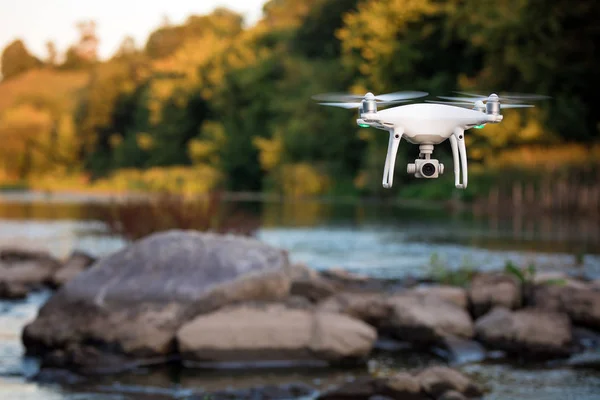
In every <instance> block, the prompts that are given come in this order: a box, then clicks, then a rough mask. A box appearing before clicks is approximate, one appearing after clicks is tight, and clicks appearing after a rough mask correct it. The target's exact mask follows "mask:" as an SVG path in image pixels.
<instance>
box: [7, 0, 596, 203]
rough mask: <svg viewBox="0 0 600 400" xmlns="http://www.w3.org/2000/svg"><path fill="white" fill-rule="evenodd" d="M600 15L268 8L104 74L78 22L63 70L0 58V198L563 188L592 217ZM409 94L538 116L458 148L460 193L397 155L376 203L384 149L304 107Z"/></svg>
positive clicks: (439, 3)
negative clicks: (325, 95) (464, 183)
mask: <svg viewBox="0 0 600 400" xmlns="http://www.w3.org/2000/svg"><path fill="white" fill-rule="evenodd" d="M598 16H600V9H599V6H598V5H597V4H596V3H594V2H583V3H579V4H576V5H573V4H572V3H571V2H567V1H566V0H557V1H555V2H553V3H552V4H541V3H540V2H536V1H532V0H519V1H510V2H486V3H485V4H483V3H482V2H480V1H475V0H426V1H410V0H401V1H397V0H385V1H379V0H378V1H375V0H310V1H305V2H295V1H291V0H271V1H269V2H267V4H266V5H265V8H264V16H263V18H262V20H261V21H260V22H258V23H257V24H256V25H254V26H250V27H244V25H243V20H242V18H241V17H240V15H237V14H235V13H233V12H232V11H230V10H226V9H222V8H220V9H216V10H215V11H214V12H212V13H211V14H208V15H200V16H198V15H195V16H190V17H189V18H188V19H187V20H186V21H185V22H184V23H183V24H180V25H175V24H172V23H169V22H168V21H165V23H164V24H163V25H161V26H160V27H158V28H157V29H156V30H155V31H154V32H152V33H151V35H150V36H149V39H148V41H147V42H146V43H145V44H144V45H143V46H139V45H138V44H136V43H134V42H133V41H132V40H131V39H130V38H125V39H124V41H123V44H122V46H121V48H120V49H119V50H118V52H117V53H115V55H114V56H113V57H111V58H110V59H108V60H102V61H100V60H98V59H97V56H96V54H95V48H96V47H95V46H96V45H97V41H98V39H101V38H98V37H97V35H96V31H95V25H94V24H93V23H82V24H80V25H79V29H80V33H81V35H80V36H81V37H80V40H79V42H78V43H74V44H73V46H72V47H70V48H69V49H68V50H67V51H66V52H65V54H64V57H62V59H61V57H59V54H58V52H57V49H56V48H55V47H54V46H53V45H52V44H51V43H49V44H48V55H47V57H46V59H43V60H41V59H38V58H37V57H35V56H33V55H32V54H30V53H29V52H28V50H27V48H26V46H25V44H24V43H23V42H21V41H19V40H17V41H15V42H13V43H10V44H9V45H8V46H7V47H6V48H5V49H4V51H3V53H2V59H1V63H2V73H3V80H2V81H1V82H0V138H1V140H2V143H3V145H2V147H1V148H0V163H1V164H0V187H14V186H15V185H18V186H26V187H28V188H31V189H37V190H50V191H53V190H85V191H94V190H95V191H111V192H117V191H127V192H130V191H144V192H147V191H153V192H157V193H160V192H170V193H180V194H206V193H208V192H211V191H221V190H226V191H250V192H260V193H277V194H283V195H286V196H321V195H352V196H386V197H404V198H427V199H434V200H447V199H462V200H478V199H479V200H481V199H487V198H489V197H490V193H492V194H493V193H495V192H498V191H499V192H503V191H507V190H508V191H510V193H511V196H512V193H513V192H512V191H513V190H516V189H514V187H513V186H514V184H515V183H518V184H523V185H534V186H536V187H537V186H540V185H541V184H542V182H543V181H544V179H545V178H547V177H548V176H550V175H549V174H551V173H552V174H553V175H552V176H553V177H555V176H564V175H565V174H567V173H568V174H570V175H569V176H570V177H571V178H573V177H574V178H575V181H576V182H577V187H572V188H569V189H568V191H579V190H581V191H582V192H581V193H587V192H586V190H592V192H591V193H592V194H591V195H590V196H591V198H592V200H591V201H590V202H589V203H590V204H591V205H590V206H588V207H593V204H598V203H594V202H593V199H594V192H593V190H596V189H597V188H598V187H600V185H599V182H600V176H599V174H598V173H597V172H596V171H598V170H599V169H598V166H599V165H598V164H599V161H598V160H600V157H598V155H600V144H598V127H599V121H598V117H597V113H595V112H593V111H594V110H595V109H596V108H595V107H594V105H595V104H597V98H596V94H595V88H596V87H598V86H599V85H598V75H597V74H596V71H595V69H596V63H595V58H594V49H595V43H596V42H597V41H598V39H600V38H598V31H597V30H594V29H592V27H593V26H594V24H595V20H596V19H597V17H598ZM575 44H576V45H575ZM565 60H568V62H566V61H565ZM406 89H409V90H426V91H428V92H430V93H431V94H433V95H443V94H448V93H450V92H451V91H453V90H465V91H476V92H484V93H487V92H490V91H499V92H501V91H513V92H535V93H541V94H549V95H551V96H552V100H550V101H548V102H544V103H541V104H539V106H538V107H537V108H535V109H526V110H505V113H504V114H505V118H504V121H503V123H502V124H499V125H496V126H486V127H485V128H484V129H473V130H470V131H469V132H468V133H467V149H468V153H469V158H470V164H469V168H470V177H469V178H470V187H469V190H468V191H457V190H455V189H454V186H453V169H452V167H451V166H452V160H451V157H450V151H449V145H446V146H438V148H436V151H435V156H436V157H437V158H439V159H441V160H442V161H443V162H444V163H445V164H446V173H445V175H444V176H443V177H442V178H441V179H439V180H433V181H432V180H426V181H418V180H415V179H414V178H411V177H409V176H408V175H407V174H406V173H404V172H405V165H406V164H407V163H408V162H411V161H412V160H413V159H414V158H415V156H416V153H417V151H418V150H417V147H416V146H412V145H408V144H407V143H406V142H403V143H404V145H402V146H400V150H399V154H398V160H397V163H396V165H397V171H396V177H395V180H394V187H393V188H392V190H385V189H383V188H382V187H381V177H382V174H383V163H384V159H385V153H386V147H387V137H386V135H385V133H384V132H381V131H376V130H373V129H361V128H358V127H357V126H356V125H355V123H354V121H353V119H354V116H353V114H352V112H349V111H347V110H337V109H331V108H326V107H321V106H319V105H317V104H315V102H314V101H312V100H311V98H310V97H311V95H313V94H316V93H319V92H325V91H347V90H348V91H353V92H356V93H364V92H366V91H367V90H368V91H373V92H375V93H382V92H391V91H395V90H406ZM571 178H570V181H573V179H571ZM553 179H554V178H553ZM593 188H596V189H593ZM551 190H555V191H556V193H559V192H561V191H564V190H565V189H564V188H555V189H551ZM556 193H554V192H553V193H552V194H550V195H549V196H555V194H556ZM542 194H543V193H541V192H540V196H542ZM498 196H501V194H499V195H498Z"/></svg>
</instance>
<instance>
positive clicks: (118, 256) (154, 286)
mask: <svg viewBox="0 0 600 400" xmlns="http://www.w3.org/2000/svg"><path fill="white" fill-rule="evenodd" d="M290 270H291V267H290V264H289V262H288V258H287V254H286V253H285V252H284V251H282V250H280V249H276V248H273V247H270V246H268V245H265V244H263V243H260V242H259V241H257V240H253V239H246V238H240V237H234V236H219V235H212V234H201V233H197V232H193V231H167V232H162V233H158V234H154V235H151V236H148V237H146V238H144V239H141V240H139V241H137V242H135V243H133V244H132V245H130V246H128V247H126V248H124V249H123V250H121V251H118V252H116V253H114V254H112V255H109V256H107V257H105V258H103V259H101V260H99V261H98V262H96V263H95V264H94V265H93V267H92V268H89V269H88V270H86V271H85V272H83V273H81V274H79V275H77V277H76V278H75V279H73V280H71V281H69V282H68V283H67V284H65V285H64V286H62V287H61V288H60V289H59V290H58V291H57V292H56V294H55V295H54V296H52V297H51V298H50V300H49V301H48V302H47V303H46V304H45V305H44V306H43V307H42V308H41V309H40V311H39V314H38V316H37V318H36V319H35V320H34V321H33V322H32V323H31V324H29V325H27V326H26V327H25V329H24V332H23V343H24V345H25V347H26V348H27V350H28V352H29V353H30V354H37V355H41V356H44V355H51V354H54V353H56V351H60V352H63V353H64V354H65V356H64V357H51V358H48V359H47V360H46V361H48V362H50V361H51V360H54V361H56V362H57V363H58V365H59V366H61V365H63V364H65V363H66V364H71V366H72V367H78V368H79V367H84V368H93V367H94V365H96V363H97V362H98V357H99V358H100V359H102V360H103V361H106V360H110V359H111V358H112V357H115V358H116V359H117V360H119V359H120V358H121V356H126V357H130V358H132V359H134V360H135V359H141V360H147V359H153V358H155V357H163V356H168V355H169V354H171V353H172V352H173V350H174V347H173V346H174V338H175V334H176V332H177V330H178V329H179V328H180V327H181V325H183V324H184V323H186V322H188V321H190V320H191V319H193V318H194V317H196V316H198V315H200V314H203V313H207V312H210V311H214V310H216V309H218V308H220V307H222V306H225V305H227V304H232V303H236V302H243V301H250V300H280V299H283V298H284V297H286V296H287V294H288V293H289V287H290V284H291V278H290V276H291V275H290V274H291V272H290ZM87 353H92V354H95V355H98V357H95V358H94V357H89V358H88V357H79V354H87ZM104 354H106V357H104V356H103V355H104ZM88 360H89V361H93V363H91V362H88ZM117 360H115V361H117ZM59 361H60V362H59ZM80 364H81V365H80ZM89 364H91V365H89ZM101 364H104V362H103V363H101ZM116 364H117V365H122V360H119V361H117V362H116Z"/></svg>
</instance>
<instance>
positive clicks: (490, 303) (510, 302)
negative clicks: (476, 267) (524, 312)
mask: <svg viewBox="0 0 600 400" xmlns="http://www.w3.org/2000/svg"><path fill="white" fill-rule="evenodd" d="M521 297H522V290H521V286H520V285H519V282H518V281H517V279H516V278H514V277H512V276H508V275H504V274H498V273H489V274H485V273H484V274H480V275H477V276H475V278H473V280H472V281H471V284H470V287H469V299H470V302H471V306H472V312H473V316H474V317H475V318H478V317H480V316H482V315H484V314H486V313H487V312H488V311H490V310H491V309H493V308H494V307H497V306H498V307H505V308H508V309H512V310H515V309H517V308H519V307H521V303H522V301H521V300H522V298H521Z"/></svg>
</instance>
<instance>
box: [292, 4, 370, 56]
mask: <svg viewBox="0 0 600 400" xmlns="http://www.w3.org/2000/svg"><path fill="white" fill-rule="evenodd" d="M358 1H359V0H319V1H317V2H315V4H314V5H313V6H312V7H311V8H310V10H309V11H308V14H307V15H306V16H305V17H304V19H303V20H302V24H301V25H300V26H299V28H298V30H297V32H296V34H295V35H294V37H293V39H292V40H291V47H292V48H293V49H294V50H295V51H297V52H298V53H299V54H301V55H303V56H305V57H309V58H329V59H332V58H337V57H339V56H340V41H339V39H338V38H337V37H336V35H335V32H336V31H337V30H338V29H339V28H341V27H342V24H343V17H344V15H346V13H348V12H351V11H356V7H357V4H358Z"/></svg>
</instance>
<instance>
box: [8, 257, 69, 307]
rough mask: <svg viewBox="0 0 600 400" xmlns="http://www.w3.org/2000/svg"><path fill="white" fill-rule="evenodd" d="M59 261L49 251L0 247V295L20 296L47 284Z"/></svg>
mask: <svg viewBox="0 0 600 400" xmlns="http://www.w3.org/2000/svg"><path fill="white" fill-rule="evenodd" d="M60 267H61V263H60V262H59V261H58V260H57V259H56V258H54V257H53V256H52V255H50V253H47V252H43V251H38V250H27V249H21V248H3V249H0V297H5V298H21V297H25V296H26V294H27V292H29V291H30V290H33V289H39V288H42V287H44V286H45V285H47V284H48V283H49V282H50V280H51V278H52V276H53V274H54V273H55V272H56V271H57V270H58V269H59V268H60Z"/></svg>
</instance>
